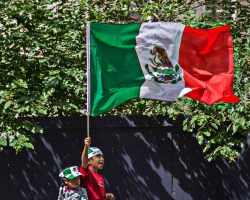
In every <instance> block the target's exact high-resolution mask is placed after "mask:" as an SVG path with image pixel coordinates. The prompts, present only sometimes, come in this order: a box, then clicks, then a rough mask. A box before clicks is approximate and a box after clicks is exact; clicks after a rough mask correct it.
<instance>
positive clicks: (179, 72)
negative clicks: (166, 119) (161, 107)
mask: <svg viewBox="0 0 250 200" xmlns="http://www.w3.org/2000/svg"><path fill="white" fill-rule="evenodd" d="M87 71H88V100H87V111H88V112H89V113H90V115H92V116H96V115H99V114H101V113H105V112H108V111H109V110H111V109H113V108H115V107H117V106H119V105H120V104H122V103H124V102H125V101H127V100H129V99H132V98H137V97H139V98H149V99H157V100H164V101H174V100H176V99H177V98H179V97H181V96H183V95H185V96H187V97H189V98H192V99H196V100H198V101H201V102H204V103H206V104H208V105H212V104H214V103H216V102H228V103H237V102H239V98H238V97H237V96H236V95H234V92H233V77H234V63H233V47H232V37H231V34H230V27H229V26H222V27H218V28H213V29H208V30H203V29H195V28H191V27H187V26H184V25H182V24H180V23H172V22H148V23H141V24H105V23H92V22H91V23H90V22H89V23H88V24H87Z"/></svg>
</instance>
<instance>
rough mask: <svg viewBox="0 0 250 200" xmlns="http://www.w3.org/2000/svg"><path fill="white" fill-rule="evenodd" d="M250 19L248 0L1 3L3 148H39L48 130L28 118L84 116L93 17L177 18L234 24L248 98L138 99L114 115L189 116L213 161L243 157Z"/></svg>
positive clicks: (203, 24)
mask: <svg viewBox="0 0 250 200" xmlns="http://www.w3.org/2000/svg"><path fill="white" fill-rule="evenodd" d="M197 11H198V12H197ZM199 11H200V12H199ZM249 16H250V15H249V3H247V1H246V2H244V1H243V2H242V1H241V0H236V1H233V2H231V1H227V0H218V1H214V0H209V1H197V0H188V1H181V0H170V1H164V0H158V1H153V0H152V1H143V0H140V1H139V0H138V1H136V0H131V1H130V0H120V1H103V0H98V1H95V0H93V1H89V2H88V1H85V0H68V1H66V0H60V1H57V0H2V1H1V2H0V75H1V79H0V148H1V149H3V148H9V147H10V148H14V149H15V150H16V152H17V153H18V152H20V151H21V150H22V149H23V148H32V149H33V148H34V146H33V144H32V142H33V135H32V134H39V133H42V132H43V130H42V128H41V127H39V124H33V123H31V122H29V121H28V120H25V117H33V116H34V117H48V116H59V117H60V116H82V115H85V113H86V62H85V61H86V51H85V48H86V47H85V28H86V27H85V24H86V22H87V21H97V22H110V23H132V22H143V21H173V22H182V23H183V24H185V25H189V26H192V27H197V28H211V27H216V26H220V25H225V24H229V25H230V26H231V33H232V36H233V41H234V60H235V80H234V88H235V93H236V94H237V95H238V96H239V97H240V99H241V102H240V103H238V104H226V103H217V104H215V105H213V106H207V105H205V104H203V103H199V102H198V101H194V100H192V99H188V98H186V97H183V98H181V99H179V100H177V101H175V102H172V103H170V102H162V101H154V100H145V99H133V100H130V101H128V102H126V103H125V104H123V105H121V106H120V107H118V108H117V109H114V110H112V111H111V112H110V113H107V115H109V114H112V115H113V114H126V115H131V114H136V115H140V114H145V115H166V116H169V117H171V118H173V119H175V118H176V117H177V116H178V115H185V116H188V117H187V118H186V119H185V120H184V122H183V129H184V130H186V131H190V132H193V131H195V132H196V133H197V141H198V143H199V144H201V145H203V147H204V153H205V154H204V155H205V156H206V158H207V159H208V160H209V161H212V160H214V159H216V158H218V157H220V158H224V159H227V160H228V161H229V162H231V161H235V160H237V158H239V156H240V151H241V149H242V148H243V146H244V145H245V139H246V135H247V133H248V131H249V130H250V119H249V118H250V117H249V116H250V115H249V114H250V113H249V112H250V103H249V100H250V84H249V77H250V76H249V75H250V72H249V71H250V70H249V57H250V55H249V54H250V53H249V52H250V51H249V44H250V41H249V33H250V27H249Z"/></svg>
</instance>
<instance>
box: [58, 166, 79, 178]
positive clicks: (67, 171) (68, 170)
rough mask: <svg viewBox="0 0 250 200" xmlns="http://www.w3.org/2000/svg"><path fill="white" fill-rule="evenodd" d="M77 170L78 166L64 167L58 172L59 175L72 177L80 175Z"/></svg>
mask: <svg viewBox="0 0 250 200" xmlns="http://www.w3.org/2000/svg"><path fill="white" fill-rule="evenodd" d="M78 170H79V168H78V167H77V166H72V167H69V168H66V169H64V170H63V171H62V172H61V173H60V174H59V177H61V178H67V179H74V178H75V177H77V176H82V174H81V173H80V172H79V171H78Z"/></svg>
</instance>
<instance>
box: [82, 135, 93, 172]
mask: <svg viewBox="0 0 250 200" xmlns="http://www.w3.org/2000/svg"><path fill="white" fill-rule="evenodd" d="M90 144H91V138H90V137H87V138H85V139H84V148H83V151H82V167H83V169H87V168H88V149H89V147H90Z"/></svg>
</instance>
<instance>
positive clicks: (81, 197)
mask: <svg viewBox="0 0 250 200" xmlns="http://www.w3.org/2000/svg"><path fill="white" fill-rule="evenodd" d="M81 176H82V174H81V173H80V172H79V167H77V166H73V167H69V168H66V169H64V170H63V171H62V172H61V173H60V174H59V177H61V178H62V186H61V187H60V189H59V195H58V200H88V195H87V191H86V190H85V189H84V188H83V187H80V184H81V179H80V178H81Z"/></svg>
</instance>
